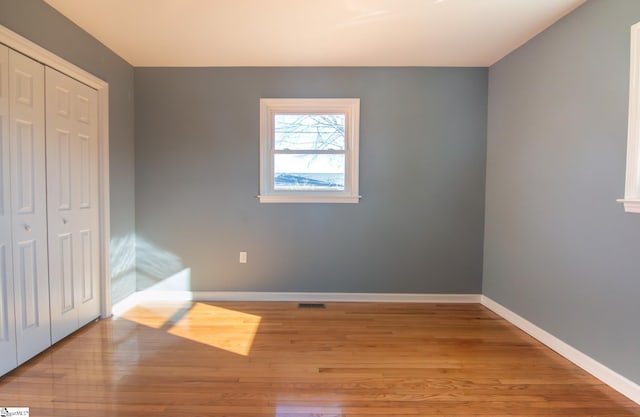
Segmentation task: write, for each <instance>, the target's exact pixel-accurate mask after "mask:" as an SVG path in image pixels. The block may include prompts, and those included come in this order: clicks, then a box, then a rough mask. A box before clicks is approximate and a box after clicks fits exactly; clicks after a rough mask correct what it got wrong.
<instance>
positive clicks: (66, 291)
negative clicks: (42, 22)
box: [45, 68, 100, 343]
mask: <svg viewBox="0 0 640 417" xmlns="http://www.w3.org/2000/svg"><path fill="white" fill-rule="evenodd" d="M45 72H46V85H47V87H46V88H47V91H46V121H47V207H48V209H47V210H48V219H49V279H50V282H51V285H50V289H51V338H52V341H53V342H54V343H55V342H57V341H58V340H60V339H62V338H63V337H65V336H67V335H68V334H70V333H72V332H74V331H75V330H77V329H78V328H79V327H80V326H82V325H84V324H86V323H88V322H89V321H91V320H93V319H95V318H96V317H98V316H99V315H100V293H99V289H100V282H99V247H98V237H99V229H98V215H99V212H98V124H97V119H98V110H97V109H98V107H97V103H98V101H97V99H98V94H97V92H96V91H95V90H93V89H91V88H89V87H87V86H86V85H84V84H82V83H80V82H78V81H76V80H74V79H72V78H70V77H68V76H66V75H63V74H61V73H59V72H58V71H56V70H53V69H51V68H46V70H45Z"/></svg>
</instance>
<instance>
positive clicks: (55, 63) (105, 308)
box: [0, 25, 111, 318]
mask: <svg viewBox="0 0 640 417" xmlns="http://www.w3.org/2000/svg"><path fill="white" fill-rule="evenodd" d="M0 43H2V44H4V45H6V46H8V47H9V48H11V49H14V50H16V51H18V52H20V53H22V54H24V55H26V56H28V57H30V58H32V59H34V60H36V61H38V62H40V63H42V64H44V65H46V66H48V67H51V68H53V69H55V70H58V71H60V72H62V73H63V74H66V75H68V76H69V77H71V78H74V79H76V80H78V81H80V82H81V83H83V84H86V85H88V86H89V87H91V88H94V89H96V90H97V91H98V143H99V145H98V146H99V153H100V155H99V168H98V169H99V173H98V176H99V178H98V182H99V187H100V189H99V197H100V220H99V221H100V292H101V295H100V296H101V302H100V315H101V317H102V318H106V317H110V316H111V264H110V259H111V258H110V250H109V244H110V241H111V226H110V224H111V223H110V216H109V213H110V209H109V208H110V206H109V84H108V83H107V82H105V81H103V80H101V79H99V78H98V77H96V76H94V75H92V74H90V73H88V72H87V71H85V70H83V69H82V68H80V67H77V66H76V65H74V64H72V63H70V62H68V61H66V60H64V59H62V58H60V57H59V56H57V55H55V54H53V53H51V52H49V51H47V50H46V49H44V48H42V47H41V46H39V45H36V44H35V43H33V42H31V41H30V40H28V39H27V38H24V37H22V36H20V35H18V34H17V33H15V32H13V31H11V30H9V29H7V28H6V27H4V26H2V25H0Z"/></svg>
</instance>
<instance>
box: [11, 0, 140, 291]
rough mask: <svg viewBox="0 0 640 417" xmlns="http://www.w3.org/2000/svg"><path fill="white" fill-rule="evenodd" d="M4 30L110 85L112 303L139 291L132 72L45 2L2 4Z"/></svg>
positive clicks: (16, 0) (15, 0)
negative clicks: (136, 262) (137, 280)
mask: <svg viewBox="0 0 640 417" xmlns="http://www.w3.org/2000/svg"><path fill="white" fill-rule="evenodd" d="M0 24H1V25H3V26H5V27H7V28H9V29H11V30H12V31H14V32H16V33H18V34H20V35H22V36H24V37H25V38H27V39H29V40H31V41H32V42H34V43H37V44H38V45H40V46H42V47H44V48H46V49H48V50H50V51H51V52H53V53H55V54H57V55H58V56H60V57H62V58H64V59H66V60H67V61H69V62H72V63H73V64H75V65H77V66H79V67H81V68H83V69H84V70H86V71H88V72H90V73H92V74H94V75H96V76H97V77H99V78H101V79H103V80H105V81H107V82H108V83H109V116H110V123H109V131H110V132H109V133H110V138H109V152H110V155H109V157H110V164H109V169H110V173H111V178H110V181H111V242H112V243H111V251H112V256H111V258H112V259H111V269H112V274H113V279H112V283H113V288H112V292H113V299H114V301H118V300H120V299H122V298H124V297H125V296H126V295H128V294H130V293H131V292H133V291H134V290H135V217H134V216H135V210H134V178H133V177H134V166H133V164H134V100H133V67H131V65H129V64H128V63H127V62H126V61H124V60H123V59H122V58H120V57H119V56H117V55H116V54H114V53H113V52H112V51H110V50H109V49H107V48H106V47H105V46H104V45H102V44H101V43H99V42H98V41H97V40H95V39H94V38H93V37H91V36H90V35H88V34H87V33H86V32H84V31H83V30H82V29H80V28H79V27H78V26H76V25H75V24H73V23H72V22H71V21H69V20H68V19H67V18H65V17H64V16H62V15H61V14H60V13H58V12H57V11H55V10H54V9H53V8H51V7H50V6H49V5H47V4H46V3H44V2H43V1H41V0H2V1H0Z"/></svg>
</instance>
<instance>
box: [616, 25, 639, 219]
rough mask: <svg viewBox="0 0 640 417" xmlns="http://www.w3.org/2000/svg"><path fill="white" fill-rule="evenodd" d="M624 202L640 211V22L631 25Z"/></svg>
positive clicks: (635, 210)
mask: <svg viewBox="0 0 640 417" xmlns="http://www.w3.org/2000/svg"><path fill="white" fill-rule="evenodd" d="M617 201H618V202H620V203H623V204H624V210H625V211H626V212H629V213H640V23H636V24H635V25H633V26H631V68H630V69H629V125H628V132H627V172H626V177H625V186H624V198H621V199H619V200H617Z"/></svg>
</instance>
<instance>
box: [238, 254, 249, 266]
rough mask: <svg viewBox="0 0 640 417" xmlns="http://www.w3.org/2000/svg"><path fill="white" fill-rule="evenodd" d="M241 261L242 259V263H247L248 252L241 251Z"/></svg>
mask: <svg viewBox="0 0 640 417" xmlns="http://www.w3.org/2000/svg"><path fill="white" fill-rule="evenodd" d="M239 261H240V263H241V264H246V263H247V252H240V258H239Z"/></svg>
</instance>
